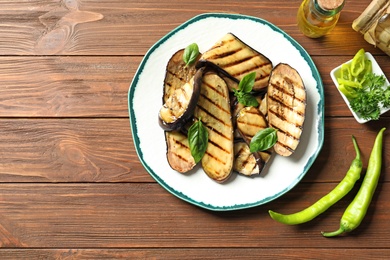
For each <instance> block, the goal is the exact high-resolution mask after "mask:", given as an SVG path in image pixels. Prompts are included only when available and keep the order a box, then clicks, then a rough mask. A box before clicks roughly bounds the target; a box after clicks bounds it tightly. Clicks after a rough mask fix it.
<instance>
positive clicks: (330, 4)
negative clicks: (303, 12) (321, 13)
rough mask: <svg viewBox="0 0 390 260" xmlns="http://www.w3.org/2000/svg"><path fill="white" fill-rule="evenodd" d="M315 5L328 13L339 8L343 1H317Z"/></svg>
mask: <svg viewBox="0 0 390 260" xmlns="http://www.w3.org/2000/svg"><path fill="white" fill-rule="evenodd" d="M317 3H318V5H319V6H320V7H321V8H322V9H324V10H327V11H329V10H334V9H337V8H339V7H340V6H341V5H342V4H343V3H344V0H318V1H317Z"/></svg>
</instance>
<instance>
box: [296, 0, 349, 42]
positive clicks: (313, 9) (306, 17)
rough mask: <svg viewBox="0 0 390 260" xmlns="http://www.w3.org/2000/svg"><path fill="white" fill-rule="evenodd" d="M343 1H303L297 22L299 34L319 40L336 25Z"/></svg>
mask: <svg viewBox="0 0 390 260" xmlns="http://www.w3.org/2000/svg"><path fill="white" fill-rule="evenodd" d="M343 7H344V0H304V1H303V2H302V4H301V6H300V7H299V10H298V15H297V20H298V27H299V29H300V30H301V32H302V33H303V34H304V35H306V36H307V37H310V38H319V37H321V36H324V35H325V34H327V33H328V32H330V31H331V30H332V29H333V28H334V27H335V26H336V24H337V21H338V19H339V16H340V11H341V9H343Z"/></svg>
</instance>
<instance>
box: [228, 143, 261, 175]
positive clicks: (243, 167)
mask: <svg viewBox="0 0 390 260" xmlns="http://www.w3.org/2000/svg"><path fill="white" fill-rule="evenodd" d="M257 161H258V160H257V159H256V157H255V156H254V154H252V153H251V152H250V149H249V145H248V144H247V143H246V142H245V141H244V140H240V141H237V142H235V143H234V164H233V170H234V171H236V172H238V173H240V174H243V175H245V176H252V175H258V174H260V167H259V164H258V163H257Z"/></svg>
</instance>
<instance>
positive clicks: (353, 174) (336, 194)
mask: <svg viewBox="0 0 390 260" xmlns="http://www.w3.org/2000/svg"><path fill="white" fill-rule="evenodd" d="M352 141H353V145H354V147H355V151H356V157H355V159H354V160H353V161H352V163H351V166H350V167H349V170H348V171H347V173H346V175H345V177H344V179H343V180H342V181H341V182H340V183H339V184H338V185H337V186H336V187H335V188H334V189H333V190H332V191H331V192H329V193H328V194H327V195H325V196H324V197H322V198H321V199H319V200H318V201H317V202H315V203H314V204H313V205H311V206H309V207H307V208H306V209H304V210H302V211H299V212H297V213H293V214H288V215H284V214H280V213H277V212H274V211H272V210H269V211H268V212H269V214H270V216H271V218H273V219H274V220H276V221H278V222H280V223H283V224H287V225H296V224H301V223H305V222H308V221H310V220H312V219H313V218H315V217H317V216H318V215H320V214H321V213H323V212H324V211H325V210H327V209H328V208H329V207H330V206H332V205H333V204H335V203H336V202H337V201H339V200H340V199H341V198H342V197H344V196H345V195H346V194H347V193H348V192H349V191H350V190H351V189H352V188H353V186H354V185H355V183H356V181H357V180H358V179H359V178H360V173H361V171H362V168H363V163H362V160H361V159H360V150H359V147H358V145H357V143H356V140H355V137H353V136H352Z"/></svg>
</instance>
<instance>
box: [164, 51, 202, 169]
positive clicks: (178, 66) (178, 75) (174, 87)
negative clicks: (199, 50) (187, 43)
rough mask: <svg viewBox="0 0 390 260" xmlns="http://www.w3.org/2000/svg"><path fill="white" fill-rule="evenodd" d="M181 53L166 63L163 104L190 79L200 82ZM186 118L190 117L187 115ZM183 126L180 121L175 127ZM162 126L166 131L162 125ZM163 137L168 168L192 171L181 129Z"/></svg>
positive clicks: (191, 163)
mask: <svg viewBox="0 0 390 260" xmlns="http://www.w3.org/2000/svg"><path fill="white" fill-rule="evenodd" d="M183 53H184V49H182V50H179V51H177V52H176V53H175V54H174V55H173V56H172V57H171V58H170V60H169V61H168V64H167V67H166V72H165V78H164V91H163V104H165V103H166V102H167V100H168V99H170V98H171V96H172V95H174V93H175V92H176V91H178V90H180V89H181V88H182V87H183V86H184V85H186V84H188V82H190V81H191V79H194V80H195V81H196V80H201V77H200V76H201V75H198V77H197V79H195V74H196V72H197V70H196V69H195V65H189V66H186V64H185V62H184V61H183ZM199 57H200V55H199ZM199 57H198V58H199ZM199 77H200V78H199ZM198 91H199V90H198ZM195 104H196V102H195ZM193 109H194V108H193ZM188 116H190V115H189V114H188ZM159 122H160V125H161V124H162V121H161V119H160V118H159ZM184 124H185V122H184V121H182V122H180V124H177V125H176V126H175V127H179V126H180V125H184ZM162 126H163V128H164V129H166V128H165V127H166V126H165V125H164V124H163V125H162ZM169 130H170V129H169ZM164 135H165V142H166V145H167V153H166V155H167V161H168V163H169V166H170V167H171V168H172V169H173V170H176V171H178V172H180V173H186V172H188V171H190V170H191V169H193V168H194V167H195V165H196V163H195V160H194V158H193V157H192V155H191V151H190V148H189V144H188V138H187V135H186V134H185V133H183V132H182V131H181V129H179V130H174V131H171V130H170V131H164Z"/></svg>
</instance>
